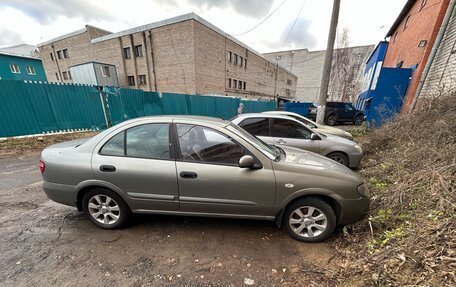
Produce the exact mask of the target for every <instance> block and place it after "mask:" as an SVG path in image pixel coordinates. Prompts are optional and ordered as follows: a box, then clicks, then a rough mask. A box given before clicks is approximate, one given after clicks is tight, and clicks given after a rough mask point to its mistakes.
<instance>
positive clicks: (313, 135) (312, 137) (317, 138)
mask: <svg viewBox="0 0 456 287" xmlns="http://www.w3.org/2000/svg"><path fill="white" fill-rule="evenodd" d="M310 139H311V140H313V141H315V140H319V139H320V137H319V136H317V134H314V133H312V134H311V135H310Z"/></svg>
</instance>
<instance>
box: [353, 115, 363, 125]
mask: <svg viewBox="0 0 456 287" xmlns="http://www.w3.org/2000/svg"><path fill="white" fill-rule="evenodd" d="M363 121H364V117H363V116H356V118H355V121H354V124H355V125H357V126H360V125H361V124H362V123H363Z"/></svg>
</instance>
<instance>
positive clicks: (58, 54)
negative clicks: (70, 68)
mask: <svg viewBox="0 0 456 287" xmlns="http://www.w3.org/2000/svg"><path fill="white" fill-rule="evenodd" d="M57 58H59V59H62V51H60V50H58V51H57Z"/></svg>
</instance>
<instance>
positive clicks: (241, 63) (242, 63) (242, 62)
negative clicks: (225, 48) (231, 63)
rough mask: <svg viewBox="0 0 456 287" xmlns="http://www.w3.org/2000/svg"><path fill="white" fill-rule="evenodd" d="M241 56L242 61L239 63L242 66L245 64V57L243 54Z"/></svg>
mask: <svg viewBox="0 0 456 287" xmlns="http://www.w3.org/2000/svg"><path fill="white" fill-rule="evenodd" d="M239 57H240V58H241V62H240V63H239V65H240V66H241V67H242V66H243V65H244V58H242V56H239Z"/></svg>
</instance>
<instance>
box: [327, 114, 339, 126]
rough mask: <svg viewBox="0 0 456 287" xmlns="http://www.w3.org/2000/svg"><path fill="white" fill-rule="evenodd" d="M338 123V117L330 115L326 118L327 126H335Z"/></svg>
mask: <svg viewBox="0 0 456 287" xmlns="http://www.w3.org/2000/svg"><path fill="white" fill-rule="evenodd" d="M336 123H337V117H336V115H329V116H328V117H327V118H326V124H327V125H328V126H333V125H335V124H336Z"/></svg>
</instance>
